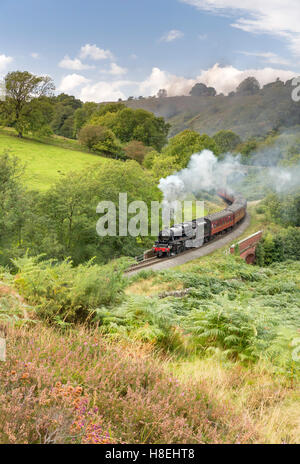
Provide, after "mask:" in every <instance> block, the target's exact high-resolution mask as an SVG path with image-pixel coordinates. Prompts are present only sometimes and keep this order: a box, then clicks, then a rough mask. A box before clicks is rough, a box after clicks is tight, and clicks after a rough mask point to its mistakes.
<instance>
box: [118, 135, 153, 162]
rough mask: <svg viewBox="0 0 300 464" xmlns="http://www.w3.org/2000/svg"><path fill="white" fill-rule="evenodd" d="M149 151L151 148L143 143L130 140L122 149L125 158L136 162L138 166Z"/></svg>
mask: <svg viewBox="0 0 300 464" xmlns="http://www.w3.org/2000/svg"><path fill="white" fill-rule="evenodd" d="M149 150H151V148H149V147H146V146H145V145H144V144H143V142H139V141H138V140H132V141H131V142H129V143H127V145H126V146H125V149H124V151H125V154H126V156H127V157H128V158H131V159H133V160H135V161H137V162H138V163H139V164H142V163H143V161H144V158H145V156H146V155H147V153H149Z"/></svg>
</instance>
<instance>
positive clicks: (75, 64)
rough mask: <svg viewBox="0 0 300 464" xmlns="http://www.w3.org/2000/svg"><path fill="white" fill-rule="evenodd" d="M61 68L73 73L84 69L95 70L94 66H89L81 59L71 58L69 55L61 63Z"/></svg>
mask: <svg viewBox="0 0 300 464" xmlns="http://www.w3.org/2000/svg"><path fill="white" fill-rule="evenodd" d="M59 67H60V68H63V69H71V70H73V71H83V70H84V69H93V68H94V66H89V65H88V64H83V63H82V61H81V60H80V59H79V58H74V60H72V58H70V57H69V56H68V55H66V56H65V57H64V59H63V60H61V61H60V63H59Z"/></svg>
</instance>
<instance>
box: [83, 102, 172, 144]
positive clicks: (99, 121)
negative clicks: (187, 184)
mask: <svg viewBox="0 0 300 464" xmlns="http://www.w3.org/2000/svg"><path fill="white" fill-rule="evenodd" d="M116 105H119V106H116ZM123 106H124V105H123V104H120V103H114V104H110V105H105V106H104V107H103V109H102V108H101V109H100V111H97V112H96V113H95V114H94V115H93V116H92V118H91V119H90V121H89V124H91V125H95V126H99V125H100V126H105V127H107V128H108V129H111V130H112V131H113V132H114V134H115V135H116V137H117V138H118V139H119V140H120V141H121V142H122V143H128V142H130V141H131V140H137V141H139V142H143V143H144V145H146V146H148V147H153V148H155V149H156V150H158V151H160V150H161V149H162V147H163V146H164V145H165V144H166V143H167V136H168V133H169V130H170V127H171V126H170V125H169V124H167V123H166V122H165V120H164V119H163V118H161V117H156V116H155V115H154V114H153V113H150V112H149V111H146V110H142V109H138V110H133V109H132V108H126V107H125V108H123ZM116 108H118V110H117V111H115V109H116ZM119 109H120V110H119Z"/></svg>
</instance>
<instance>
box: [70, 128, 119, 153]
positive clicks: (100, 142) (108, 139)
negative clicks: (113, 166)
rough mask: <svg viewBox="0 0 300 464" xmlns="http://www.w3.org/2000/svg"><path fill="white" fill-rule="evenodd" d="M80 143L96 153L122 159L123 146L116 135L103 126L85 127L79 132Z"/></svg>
mask: <svg viewBox="0 0 300 464" xmlns="http://www.w3.org/2000/svg"><path fill="white" fill-rule="evenodd" d="M78 139H79V143H80V144H81V145H83V146H85V147H87V148H88V149H89V150H90V151H93V152H95V153H99V154H103V155H107V156H112V157H116V158H118V157H122V146H121V144H120V142H119V141H118V140H117V138H116V136H115V135H114V133H113V132H112V131H111V130H110V129H107V128H106V127H102V126H91V125H88V126H84V127H83V128H82V129H81V130H80V132H79V136H78Z"/></svg>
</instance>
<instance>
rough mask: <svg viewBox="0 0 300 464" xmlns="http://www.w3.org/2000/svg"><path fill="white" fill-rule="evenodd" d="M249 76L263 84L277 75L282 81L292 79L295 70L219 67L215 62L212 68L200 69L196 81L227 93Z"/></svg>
mask: <svg viewBox="0 0 300 464" xmlns="http://www.w3.org/2000/svg"><path fill="white" fill-rule="evenodd" d="M249 76H253V77H255V78H256V79H257V80H258V81H259V83H260V84H261V85H265V84H268V83H269V82H274V81H276V79H277V77H279V78H280V79H281V80H283V81H284V82H285V81H287V80H288V79H292V78H293V77H295V72H293V71H285V70H283V69H274V68H262V69H245V70H244V71H241V70H240V69H237V68H234V67H233V66H224V67H221V66H220V65H219V64H218V63H216V64H215V65H214V66H213V67H212V68H210V69H207V70H205V71H202V72H201V74H200V75H199V76H198V77H197V81H198V82H203V84H206V85H207V86H211V87H214V88H215V89H216V90H217V92H218V93H221V92H222V93H224V94H228V93H229V92H231V91H232V90H235V89H236V88H237V86H238V85H239V84H240V83H241V82H242V81H243V80H244V79H246V78H247V77H249Z"/></svg>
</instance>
